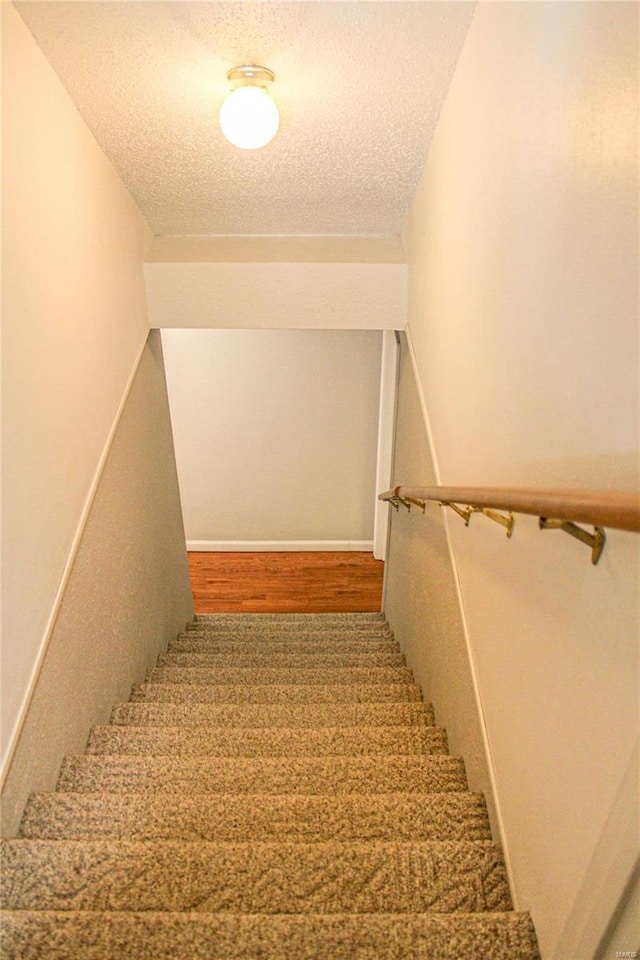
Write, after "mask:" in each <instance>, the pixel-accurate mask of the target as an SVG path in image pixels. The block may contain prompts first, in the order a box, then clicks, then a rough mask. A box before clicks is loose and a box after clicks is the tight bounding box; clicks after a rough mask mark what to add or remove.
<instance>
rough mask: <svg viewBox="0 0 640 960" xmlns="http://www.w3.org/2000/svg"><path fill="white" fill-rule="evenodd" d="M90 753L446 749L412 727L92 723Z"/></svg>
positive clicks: (438, 737)
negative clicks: (263, 727)
mask: <svg viewBox="0 0 640 960" xmlns="http://www.w3.org/2000/svg"><path fill="white" fill-rule="evenodd" d="M87 753H89V754H112V755H115V754H124V755H128V756H134V755H143V756H145V755H154V756H161V755H166V756H174V755H175V756H181V757H188V756H209V757H294V756H295V757H305V756H315V757H318V756H344V757H350V756H351V757H355V756H378V755H379V756H408V755H415V756H424V755H429V754H446V753H447V740H446V736H445V733H444V731H443V730H440V729H437V728H433V729H427V728H425V729H419V728H417V727H413V728H412V727H401V728H400V730H398V729H396V728H394V727H382V728H375V727H374V728H368V729H367V728H364V729H360V730H359V729H356V728H325V729H322V730H308V729H300V730H296V729H293V730H292V729H288V728H280V729H279V730H255V729H251V728H249V729H246V730H243V729H233V730H232V729H228V728H222V729H219V728H216V727H209V728H207V727H205V728H203V729H202V728H201V729H198V728H191V729H189V728H187V729H182V728H180V727H172V728H168V729H149V728H148V727H143V728H141V729H139V730H136V729H133V728H130V727H95V728H94V729H93V730H92V732H91V735H90V737H89V742H88V744H87Z"/></svg>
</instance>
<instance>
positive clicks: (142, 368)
mask: <svg viewBox="0 0 640 960" xmlns="http://www.w3.org/2000/svg"><path fill="white" fill-rule="evenodd" d="M192 616H193V605H192V598H191V587H190V583H189V572H188V568H187V558H186V553H185V549H184V527H183V523H182V514H181V512H180V499H179V493H178V481H177V476H176V469H175V458H174V451H173V439H172V435H171V424H170V419H169V405H168V400H167V392H166V384H165V377H164V369H163V360H162V346H161V342H160V335H159V333H157V332H155V331H152V333H151V334H150V337H149V342H148V344H147V346H146V348H145V350H144V352H143V354H142V357H141V360H140V365H139V367H138V371H137V373H136V376H135V379H134V381H133V384H132V387H131V391H130V393H129V396H128V398H127V402H126V405H125V407H124V410H123V413H122V416H121V418H120V421H119V423H118V427H117V430H116V433H115V436H114V439H113V443H112V444H111V447H110V450H109V455H108V457H107V460H106V463H105V466H104V470H103V471H102V474H101V477H100V482H99V485H98V489H97V492H96V495H95V498H94V501H93V504H92V508H91V512H90V514H89V518H88V520H87V524H86V526H85V528H84V531H83V534H82V539H81V541H80V546H79V549H78V552H77V554H76V556H75V559H74V563H73V567H72V570H71V575H70V577H69V581H68V584H67V588H66V590H65V593H64V598H63V600H62V604H61V607H60V611H59V613H58V616H57V619H56V624H55V628H54V630H53V634H52V637H51V640H50V642H49V645H48V649H47V653H46V656H45V659H44V663H43V665H42V669H41V671H40V674H39V677H38V683H37V686H36V690H35V695H34V697H33V700H32V702H31V705H30V708H29V711H28V714H27V719H26V722H25V724H24V727H23V731H22V735H21V737H20V742H19V745H18V748H17V750H16V752H15V755H14V758H13V763H12V765H11V769H10V773H9V776H8V778H7V781H6V785H5V789H4V792H3V797H2V804H3V811H2V812H3V832H5V833H11V832H12V831H14V830H15V829H16V827H17V824H18V821H19V817H20V814H21V813H22V809H23V807H24V803H25V801H26V799H27V796H28V794H29V792H30V791H31V790H51V789H53V787H54V786H55V781H56V779H57V774H58V769H59V766H60V762H61V760H62V757H63V756H64V754H66V753H82V752H83V751H84V747H85V743H86V739H87V735H88V733H89V729H90V727H91V726H92V725H93V724H95V723H106V722H107V721H108V718H109V715H110V712H111V707H112V705H113V704H114V703H115V702H116V701H119V700H128V699H129V692H130V688H131V684H132V683H133V682H134V681H135V682H140V681H142V680H143V679H144V674H145V670H146V668H147V667H148V666H150V665H152V664H153V663H155V660H156V658H157V656H158V654H159V653H160V652H161V651H162V650H165V649H166V647H167V643H168V642H169V640H171V639H173V638H174V637H175V636H176V634H177V633H178V632H179V631H180V630H182V629H184V625H185V623H186V622H187V620H190V619H191V617H192Z"/></svg>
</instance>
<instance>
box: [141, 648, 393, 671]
mask: <svg viewBox="0 0 640 960" xmlns="http://www.w3.org/2000/svg"><path fill="white" fill-rule="evenodd" d="M157 666H159V667H199V668H202V667H205V668H208V669H213V668H223V669H225V670H228V669H235V670H237V669H241V668H245V669H246V668H252V669H265V668H276V669H280V670H281V669H290V670H318V669H324V670H327V669H334V668H338V669H345V668H348V669H352V668H354V667H355V668H357V669H360V670H366V669H368V668H370V667H401V668H402V667H404V668H405V669H406V661H405V658H404V656H403V655H402V654H401V653H345V654H340V655H338V656H335V655H331V654H325V655H322V654H313V653H308V654H295V653H257V652H256V653H236V652H233V651H231V652H224V653H222V652H219V653H216V652H215V651H213V652H211V651H204V652H203V651H195V650H194V651H189V652H185V653H179V652H175V651H171V652H169V653H166V654H162V655H161V656H160V657H158V663H157Z"/></svg>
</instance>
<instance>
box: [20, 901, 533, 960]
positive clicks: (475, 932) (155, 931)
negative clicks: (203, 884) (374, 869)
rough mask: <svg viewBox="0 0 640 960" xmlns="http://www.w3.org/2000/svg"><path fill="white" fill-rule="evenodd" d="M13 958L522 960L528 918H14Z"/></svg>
mask: <svg viewBox="0 0 640 960" xmlns="http://www.w3.org/2000/svg"><path fill="white" fill-rule="evenodd" d="M5 925H6V926H5V931H4V935H5V938H6V945H7V949H8V952H7V956H11V957H15V958H18V957H20V958H22V960H36V958H38V960H39V958H44V957H56V958H60V957H74V958H75V957H78V958H80V957H82V958H83V960H182V958H184V960H187V958H188V960H212V958H216V960H218V958H219V960H374V958H380V960H454V958H459V957H477V958H483V960H484V958H486V960H489V958H491V960H516V958H517V960H521V958H523V957H527V958H528V957H536V956H537V955H538V954H537V947H536V937H535V933H534V930H533V925H532V923H531V920H530V918H529V917H528V915H526V914H522V913H510V914H504V913H498V914H492V913H480V914H477V913H476V914H464V915H462V916H456V915H442V914H402V915H396V914H389V913H370V914H355V915H354V914H352V913H349V914H332V915H330V914H305V915H300V914H288V915H286V916H283V915H277V916H274V915H270V914H250V915H247V914H235V913H228V914H216V915H214V916H212V915H206V914H205V915H203V914H195V913H154V912H148V913H147V912H144V913H128V912H127V913H119V912H111V911H109V912H106V911H105V912H100V913H95V912H94V913H92V912H90V911H88V912H59V913H56V912H48V911H38V912H33V913H31V912H22V911H15V912H8V913H7V914H6V915H5Z"/></svg>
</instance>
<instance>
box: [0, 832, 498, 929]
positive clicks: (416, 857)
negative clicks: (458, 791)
mask: <svg viewBox="0 0 640 960" xmlns="http://www.w3.org/2000/svg"><path fill="white" fill-rule="evenodd" d="M3 848H4V851H3V863H4V877H5V879H4V884H3V889H2V902H3V906H4V907H5V908H9V909H14V910H15V909H27V910H34V909H40V910H64V909H73V910H82V909H87V910H95V909H98V910H123V909H129V910H178V911H185V910H194V911H196V912H204V913H209V912H214V911H219V910H230V911H238V912H242V913H270V914H277V913H302V914H305V913H318V912H323V913H342V912H357V913H376V912H385V913H386V912H388V913H394V912H404V911H408V912H410V913H420V912H423V911H432V912H437V913H455V912H460V911H472V912H475V911H481V910H508V909H510V908H511V901H510V895H509V887H508V883H507V878H506V873H505V869H504V865H503V863H502V860H501V854H500V851H499V850H498V849H497V848H496V846H495V845H494V844H491V843H483V842H475V843H474V842H467V841H463V842H460V843H450V842H446V843H412V844H395V843H394V844H384V843H371V844H339V843H327V844H258V843H249V844H233V845H230V844H229V845H225V844H209V843H203V842H201V843H198V844H188V843H175V842H171V841H162V842H156V843H154V844H143V843H135V842H129V841H121V842H116V841H96V842H89V841H63V842H60V841H45V840H42V841H41V840H10V841H5V843H4V844H3Z"/></svg>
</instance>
